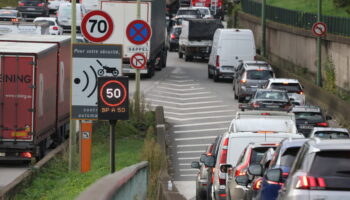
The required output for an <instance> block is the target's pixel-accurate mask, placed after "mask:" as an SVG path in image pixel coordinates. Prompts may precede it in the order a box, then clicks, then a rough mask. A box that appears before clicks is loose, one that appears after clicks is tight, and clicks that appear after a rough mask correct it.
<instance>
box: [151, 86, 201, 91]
mask: <svg viewBox="0 0 350 200" xmlns="http://www.w3.org/2000/svg"><path fill="white" fill-rule="evenodd" d="M157 88H159V89H165V90H173V91H179V92H185V91H193V90H205V89H206V88H187V89H177V88H171V87H163V86H158V87H157Z"/></svg>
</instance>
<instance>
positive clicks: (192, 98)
mask: <svg viewBox="0 0 350 200" xmlns="http://www.w3.org/2000/svg"><path fill="white" fill-rule="evenodd" d="M147 96H148V97H159V98H167V99H176V100H180V101H188V100H197V99H212V98H216V96H206V97H189V98H179V97H171V96H169V95H167V96H163V95H156V94H150V95H147Z"/></svg>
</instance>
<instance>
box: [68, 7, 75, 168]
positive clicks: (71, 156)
mask: <svg viewBox="0 0 350 200" xmlns="http://www.w3.org/2000/svg"><path fill="white" fill-rule="evenodd" d="M71 14H72V27H71V37H72V39H71V41H72V44H73V43H75V42H76V0H72V13H71ZM76 138H77V132H76V120H73V119H72V118H71V119H70V121H69V164H68V167H69V170H73V166H74V163H75V158H76V156H75V154H76V153H75V150H76V143H77V142H76V141H77V140H76Z"/></svg>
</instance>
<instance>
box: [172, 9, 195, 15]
mask: <svg viewBox="0 0 350 200" xmlns="http://www.w3.org/2000/svg"><path fill="white" fill-rule="evenodd" d="M197 13H198V12H197V10H178V11H177V15H197Z"/></svg>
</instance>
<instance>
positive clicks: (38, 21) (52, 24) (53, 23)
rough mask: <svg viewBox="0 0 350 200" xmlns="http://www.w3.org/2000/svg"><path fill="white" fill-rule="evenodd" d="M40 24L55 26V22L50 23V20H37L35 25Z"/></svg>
mask: <svg viewBox="0 0 350 200" xmlns="http://www.w3.org/2000/svg"><path fill="white" fill-rule="evenodd" d="M40 22H47V23H49V25H50V26H54V25H55V22H53V21H49V20H36V21H35V23H40Z"/></svg>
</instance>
